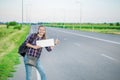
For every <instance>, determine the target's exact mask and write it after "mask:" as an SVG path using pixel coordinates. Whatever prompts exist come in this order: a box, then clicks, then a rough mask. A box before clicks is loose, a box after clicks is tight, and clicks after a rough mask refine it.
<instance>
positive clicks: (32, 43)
mask: <svg viewBox="0 0 120 80" xmlns="http://www.w3.org/2000/svg"><path fill="white" fill-rule="evenodd" d="M33 36H34V38H33ZM42 39H46V30H45V27H44V26H39V28H38V33H37V34H36V35H35V34H31V35H30V36H29V37H28V38H27V39H26V46H27V47H28V49H27V52H26V54H27V55H30V56H34V57H36V58H38V59H37V62H36V65H35V66H34V67H35V68H36V69H37V70H38V72H39V74H40V76H41V80H46V75H45V72H44V69H43V67H42V65H41V63H40V55H41V51H42V47H40V46H37V45H36V41H37V40H42ZM58 43H59V41H58V40H55V45H56V44H58ZM45 48H46V49H47V51H51V50H52V49H53V46H50V47H45ZM27 55H25V57H24V63H25V69H26V80H31V69H32V66H30V65H28V64H26V62H27V60H28V57H27Z"/></svg>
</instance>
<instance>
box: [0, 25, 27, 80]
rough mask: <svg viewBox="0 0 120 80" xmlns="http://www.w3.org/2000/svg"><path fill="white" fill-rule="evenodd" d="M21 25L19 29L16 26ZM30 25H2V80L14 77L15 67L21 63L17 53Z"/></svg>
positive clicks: (0, 48) (0, 29)
mask: <svg viewBox="0 0 120 80" xmlns="http://www.w3.org/2000/svg"><path fill="white" fill-rule="evenodd" d="M18 25H19V28H16V26H18ZM28 26H29V25H24V26H23V28H22V27H21V26H20V24H16V25H9V27H7V25H0V80H7V78H8V77H12V76H13V73H12V72H14V71H15V65H16V64H19V63H20V60H19V55H18V53H17V51H18V47H19V45H20V44H21V43H22V42H23V40H24V39H25V38H26V35H27V34H28V31H29V27H28Z"/></svg>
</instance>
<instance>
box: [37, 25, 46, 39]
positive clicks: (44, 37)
mask: <svg viewBox="0 0 120 80" xmlns="http://www.w3.org/2000/svg"><path fill="white" fill-rule="evenodd" d="M40 27H44V26H42V25H41V26H39V27H38V30H39V29H40ZM44 28H45V27H44ZM38 33H39V32H37V34H38ZM42 39H46V31H45V33H44V35H43V36H42Z"/></svg>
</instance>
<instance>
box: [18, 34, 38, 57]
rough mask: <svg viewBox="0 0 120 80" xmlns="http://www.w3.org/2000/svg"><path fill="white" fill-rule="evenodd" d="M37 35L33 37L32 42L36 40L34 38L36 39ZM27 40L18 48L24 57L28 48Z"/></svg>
mask: <svg viewBox="0 0 120 80" xmlns="http://www.w3.org/2000/svg"><path fill="white" fill-rule="evenodd" d="M36 36H37V34H36V33H33V37H31V42H32V41H33V40H34V38H36ZM25 42H26V40H25V41H24V42H23V43H22V44H21V45H20V46H19V48H18V53H19V54H20V55H21V56H22V57H24V56H25V54H26V51H27V46H26V43H25Z"/></svg>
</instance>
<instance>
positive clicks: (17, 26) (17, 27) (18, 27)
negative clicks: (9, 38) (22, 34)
mask: <svg viewBox="0 0 120 80" xmlns="http://www.w3.org/2000/svg"><path fill="white" fill-rule="evenodd" d="M21 28H22V26H21V25H20V24H19V25H16V26H14V29H18V30H21Z"/></svg>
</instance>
